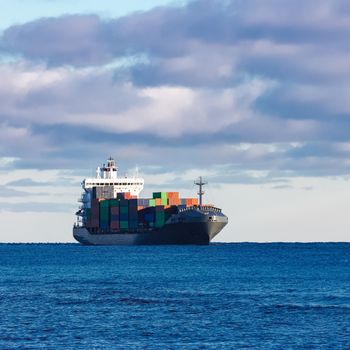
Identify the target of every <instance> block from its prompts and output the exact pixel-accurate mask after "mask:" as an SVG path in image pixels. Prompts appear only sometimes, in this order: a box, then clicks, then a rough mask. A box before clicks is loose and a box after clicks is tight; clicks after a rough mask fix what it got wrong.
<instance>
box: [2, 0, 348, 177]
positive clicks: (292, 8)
mask: <svg viewBox="0 0 350 350" xmlns="http://www.w3.org/2000/svg"><path fill="white" fill-rule="evenodd" d="M349 8H350V6H349V5H348V3H347V2H346V1H343V0H336V1H334V0H333V1H330V0H321V1H319V2H317V4H316V3H315V2H314V1H313V0H296V1H280V0H267V1H260V0H252V1H219V0H204V1H192V2H189V3H188V4H187V5H186V6H183V7H161V8H157V9H153V10H151V11H147V12H140V13H135V14H131V15H129V16H125V17H123V18H117V19H112V20H103V19H101V18H99V17H97V16H94V15H91V16H84V15H75V16H63V17H60V18H45V19H40V20H38V21H34V22H31V23H27V24H24V25H18V26H13V27H11V28H8V29H7V30H6V31H5V32H4V33H3V35H2V36H1V38H0V47H1V50H2V51H3V52H5V53H6V54H15V55H17V54H19V55H22V57H24V60H28V61H34V62H44V63H43V64H42V65H39V68H38V69H39V70H40V69H41V70H42V71H43V74H44V73H47V72H48V73H51V72H52V73H55V74H56V75H57V76H59V79H53V80H52V81H50V80H49V82H47V83H45V84H43V85H35V84H33V86H30V88H27V89H23V91H21V90H20V89H18V86H16V85H14V87H13V88H10V89H9V88H8V85H7V84H4V86H3V87H1V85H0V104H1V106H2V107H1V110H0V120H2V124H1V125H0V126H2V130H3V132H1V129H0V136H1V138H2V140H3V142H2V143H1V145H0V155H4V156H19V157H20V158H21V160H20V161H18V162H17V163H15V164H16V167H19V168H33V167H34V168H40V169H47V168H60V169H65V168H69V169H76V168H78V171H79V172H80V173H86V172H87V171H89V172H90V169H92V168H93V167H94V166H95V165H96V164H98V163H100V162H101V160H103V159H104V158H105V157H106V156H109V155H110V153H112V155H113V156H116V157H120V160H121V162H122V163H123V164H124V165H125V167H129V166H130V167H131V166H134V165H135V163H139V165H141V166H142V165H144V166H146V165H148V164H150V165H152V164H159V163H161V164H162V167H163V170H162V171H166V169H167V168H169V167H172V166H173V164H177V165H176V167H177V169H180V170H186V169H188V168H190V167H192V166H197V167H203V168H204V167H208V166H211V165H222V164H231V165H235V166H236V167H238V168H241V169H245V170H249V169H258V170H259V169H260V170H266V169H267V170H268V171H269V176H270V178H272V177H278V176H280V175H282V176H294V175H295V174H301V175H307V176H309V175H312V174H314V175H319V176H327V175H335V174H337V173H339V174H346V173H347V172H350V168H349V165H348V163H347V161H346V160H347V158H348V156H349V154H348V152H347V151H346V147H344V148H341V147H340V148H339V147H336V145H335V144H336V143H337V142H340V141H342V142H344V143H346V142H348V141H349V140H350V133H349V130H350V125H349V112H348V111H349V110H350V105H349V104H348V103H349V102H348V99H347V98H346V96H347V95H348V86H349V84H350V74H349V72H350V64H349V62H350V61H349V60H348V48H349V43H348V34H349V23H350V22H349V21H348V17H349ZM130 57H141V58H142V59H136V60H129V61H128V59H129V58H130ZM121 58H122V59H126V60H127V61H128V62H127V64H125V65H121V66H119V67H117V66H118V65H116V60H118V59H121ZM28 61H27V63H26V64H27V65H28V66H29V67H32V66H31V63H28ZM110 63H111V64H112V65H111V67H109V66H107V65H108V64H110ZM45 65H47V66H45ZM65 65H71V66H75V67H76V68H79V69H72V70H68V69H65V68H62V67H60V66H65ZM14 66H15V65H14ZM93 66H95V67H93ZM35 67H37V66H34V68H33V70H34V71H35V69H36V68H35ZM57 67H60V68H59V69H61V70H59V71H56V69H58V68H57ZM82 67H89V69H87V70H84V69H80V68H82ZM116 67H117V68H116ZM12 68H13V67H12ZM21 69H23V71H24V72H25V74H24V76H25V77H27V76H28V75H30V73H31V72H30V70H29V74H27V72H26V69H25V68H23V67H22V68H20V69H19V70H21ZM67 72H68V74H67ZM255 77H258V78H259V79H261V80H262V81H265V82H271V86H270V87H269V88H266V89H262V90H261V91H260V92H259V93H257V94H256V95H254V96H253V97H251V96H250V95H249V94H246V95H245V94H243V93H242V90H243V87H244V83H245V82H247V81H248V82H249V81H252V80H253V79H254V78H255ZM21 78H22V76H20V77H18V76H14V77H10V78H9V81H21ZM23 80H25V79H23ZM340 82H341V83H340ZM169 86H175V87H186V88H187V87H188V88H189V91H191V93H193V95H191V98H192V100H191V104H192V105H191V106H190V107H191V108H188V109H186V108H183V109H179V112H178V118H181V121H184V122H183V124H182V126H183V127H182V128H181V130H180V131H181V132H179V133H178V134H176V135H169V134H168V133H167V131H169V130H172V129H174V128H175V126H176V122H177V119H176V118H173V119H172V118H171V117H170V118H169V120H167V119H166V118H167V114H166V112H167V109H168V110H171V109H172V108H174V107H177V106H175V104H174V105H171V103H170V102H168V105H166V103H164V104H165V105H166V108H163V109H162V110H160V109H155V110H154V113H159V119H158V120H157V122H156V123H153V124H152V123H151V121H150V116H152V115H151V113H150V114H148V115H147V114H146V111H147V109H148V108H149V106H150V102H151V98H150V97H149V96H146V95H145V93H144V90H142V89H144V88H147V87H160V88H166V87H169ZM227 91H229V92H231V93H232V91H234V93H232V94H231V95H229V98H231V100H230V101H229V102H230V103H228V104H227V106H225V107H223V106H222V103H217V104H215V102H216V101H220V97H222V96H224V95H225V94H226V93H227ZM156 94H157V95H160V94H161V91H158V92H157V93H156ZM195 94H197V95H196V96H195V97H193V96H194V95H195ZM166 97H167V96H166ZM234 98H236V100H235V101H234V102H235V103H233V102H232V100H233V99H234ZM248 98H250V100H249V101H248V102H245V99H248ZM165 101H167V100H166V99H165ZM242 101H243V102H244V103H243V102H242ZM182 102H183V103H184V105H185V103H186V102H188V101H182V100H179V101H178V102H177V104H181V103H182ZM242 105H243V107H244V108H243V107H242ZM135 106H138V107H139V108H140V110H141V111H142V113H139V114H138V115H136V114H133V113H131V114H130V116H129V118H130V119H131V118H135V120H136V119H137V118H139V119H140V120H142V122H143V124H142V125H141V127H140V128H135V129H134V130H131V131H123V129H122V128H120V129H118V126H123V125H122V124H123V123H124V122H125V121H123V119H122V118H120V115H121V114H124V113H128V111H130V110H132V109H133V108H135ZM143 111H145V115H143ZM239 112H240V113H241V114H242V115H241V116H238V117H239V118H238V117H237V114H239ZM162 113H164V115H163V114H162ZM106 116H108V118H109V119H108V121H109V123H110V124H108V126H106V125H104V124H105V123H106V122H105V119H104V118H105V117H106ZM221 119H223V120H224V121H227V123H225V124H223V126H222V127H220V128H218V129H215V126H216V125H217V124H218V121H220V120H221ZM96 121H97V122H96ZM157 123H158V124H160V125H161V127H159V126H158V124H157ZM193 125H197V126H198V128H197V129H199V131H198V130H196V128H194V127H193ZM203 125H204V126H212V127H208V128H207V129H203V130H202V129H200V128H199V127H202V126H203ZM101 126H102V127H101ZM157 126H158V129H156V127H157ZM109 127H110V129H109ZM191 127H192V128H191ZM292 142H300V143H304V145H303V146H302V147H300V148H295V149H293V148H290V147H289V144H290V143H292ZM240 143H251V144H253V147H251V148H250V149H249V150H242V149H241V150H237V147H236V146H239V144H240ZM271 143H277V144H280V145H281V144H284V148H283V147H281V149H279V150H278V151H275V152H269V151H267V150H266V148H267V146H266V145H268V144H271ZM106 153H107V154H106ZM341 160H343V161H341ZM236 170H237V168H236ZM229 174H230V176H229V177H228V178H227V179H223V178H221V179H220V181H223V182H225V181H228V182H230V181H231V182H234V181H244V179H243V177H244V175H242V176H243V177H240V176H238V177H236V175H235V172H234V171H231V172H230V173H229ZM288 174H289V175H288ZM218 181H219V179H218ZM246 181H248V182H249V181H262V180H261V179H260V180H254V179H247V180H246Z"/></svg>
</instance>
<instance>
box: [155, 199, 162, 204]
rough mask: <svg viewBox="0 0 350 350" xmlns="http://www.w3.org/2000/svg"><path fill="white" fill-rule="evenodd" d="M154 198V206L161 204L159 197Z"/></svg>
mask: <svg viewBox="0 0 350 350" xmlns="http://www.w3.org/2000/svg"><path fill="white" fill-rule="evenodd" d="M155 200H156V206H157V205H161V204H162V199H161V198H155Z"/></svg>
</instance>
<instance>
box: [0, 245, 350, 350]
mask: <svg viewBox="0 0 350 350" xmlns="http://www.w3.org/2000/svg"><path fill="white" fill-rule="evenodd" d="M15 348H18V349H40V348H45V349H241V348H242V349H243V348H244V349H246V348H253V349H257V348H259V349H350V244H218V245H211V246H208V247H203V246H198V247H197V246H190V247H185V246H176V247H171V246H166V247H161V246H158V247H84V246H80V245H74V244H72V245H45V244H43V245H5V244H3V245H0V349H15Z"/></svg>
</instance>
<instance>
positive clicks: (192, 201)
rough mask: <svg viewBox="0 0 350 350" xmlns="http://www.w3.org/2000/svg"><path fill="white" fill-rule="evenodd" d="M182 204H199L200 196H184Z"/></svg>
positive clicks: (188, 205)
mask: <svg viewBox="0 0 350 350" xmlns="http://www.w3.org/2000/svg"><path fill="white" fill-rule="evenodd" d="M180 204H182V205H186V206H187V207H190V206H193V205H198V198H182V199H181V200H180Z"/></svg>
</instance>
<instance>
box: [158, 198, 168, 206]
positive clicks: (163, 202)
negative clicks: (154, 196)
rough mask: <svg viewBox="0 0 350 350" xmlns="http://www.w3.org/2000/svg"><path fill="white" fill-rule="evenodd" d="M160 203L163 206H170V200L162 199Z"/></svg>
mask: <svg viewBox="0 0 350 350" xmlns="http://www.w3.org/2000/svg"><path fill="white" fill-rule="evenodd" d="M160 203H161V205H168V198H162V199H161V202H160Z"/></svg>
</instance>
